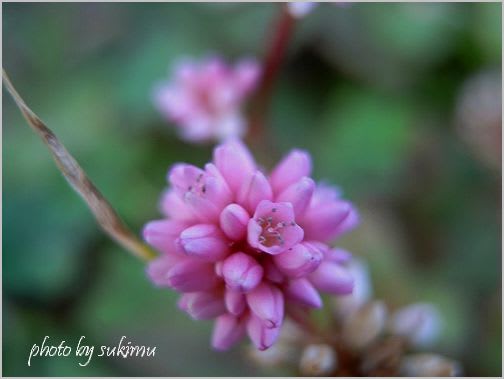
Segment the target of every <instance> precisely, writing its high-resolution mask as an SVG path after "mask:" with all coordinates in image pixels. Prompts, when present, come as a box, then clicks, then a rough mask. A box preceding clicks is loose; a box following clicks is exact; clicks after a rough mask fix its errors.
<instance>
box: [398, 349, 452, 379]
mask: <svg viewBox="0 0 504 379" xmlns="http://www.w3.org/2000/svg"><path fill="white" fill-rule="evenodd" d="M461 371H462V370H461V367H460V365H459V363H457V362H455V361H452V360H451V359H448V358H445V357H442V356H440V355H436V354H430V353H422V354H413V355H409V356H406V357H404V358H403V359H402V361H401V365H400V374H401V375H404V376H457V375H460V374H461Z"/></svg>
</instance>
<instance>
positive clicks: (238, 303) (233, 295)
mask: <svg viewBox="0 0 504 379" xmlns="http://www.w3.org/2000/svg"><path fill="white" fill-rule="evenodd" d="M224 301H225V303H226V308H227V310H228V311H229V313H231V314H233V315H235V316H239V315H241V314H242V313H243V311H244V310H245V308H246V307H247V302H246V299H245V295H244V294H243V293H241V292H238V291H233V290H231V289H226V292H225V295H224Z"/></svg>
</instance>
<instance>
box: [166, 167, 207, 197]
mask: <svg viewBox="0 0 504 379" xmlns="http://www.w3.org/2000/svg"><path fill="white" fill-rule="evenodd" d="M204 174H205V172H204V171H203V170H202V169H200V168H198V167H196V166H193V165H190V164H186V163H177V164H175V165H173V166H172V168H171V169H170V171H169V172H168V182H169V183H170V184H171V185H172V186H173V188H174V189H175V190H177V191H178V193H179V194H181V195H182V194H184V193H185V192H186V191H188V190H190V188H191V187H192V186H193V185H194V183H195V182H197V181H198V178H200V177H202V176H203V175H204Z"/></svg>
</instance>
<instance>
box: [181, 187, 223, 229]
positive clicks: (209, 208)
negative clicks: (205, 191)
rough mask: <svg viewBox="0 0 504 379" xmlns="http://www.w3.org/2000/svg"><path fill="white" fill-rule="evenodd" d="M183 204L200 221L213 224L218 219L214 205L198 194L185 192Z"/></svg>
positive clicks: (216, 208) (217, 209) (217, 211)
mask: <svg viewBox="0 0 504 379" xmlns="http://www.w3.org/2000/svg"><path fill="white" fill-rule="evenodd" d="M184 202H185V203H186V204H187V206H188V207H190V209H191V211H192V213H194V214H195V215H196V217H197V218H198V219H199V220H200V221H203V222H214V221H216V220H218V219H219V214H220V212H219V208H218V207H217V206H216V204H215V203H213V202H212V201H210V200H208V199H205V198H203V197H201V196H199V195H198V194H195V193H193V192H186V193H185V194H184Z"/></svg>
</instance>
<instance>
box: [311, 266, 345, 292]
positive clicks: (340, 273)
mask: <svg viewBox="0 0 504 379" xmlns="http://www.w3.org/2000/svg"><path fill="white" fill-rule="evenodd" d="M309 278H310V281H311V282H312V283H313V285H314V286H315V287H316V288H317V289H319V290H321V291H324V292H328V293H331V294H333V295H346V294H349V293H352V290H353V286H354V279H353V277H352V275H351V273H350V271H349V270H348V268H346V267H344V266H342V265H340V264H337V263H333V262H326V261H324V262H322V263H321V264H320V266H318V268H317V269H316V270H315V271H314V272H312V273H311V274H310V276H309Z"/></svg>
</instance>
